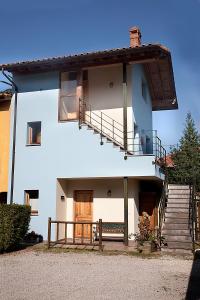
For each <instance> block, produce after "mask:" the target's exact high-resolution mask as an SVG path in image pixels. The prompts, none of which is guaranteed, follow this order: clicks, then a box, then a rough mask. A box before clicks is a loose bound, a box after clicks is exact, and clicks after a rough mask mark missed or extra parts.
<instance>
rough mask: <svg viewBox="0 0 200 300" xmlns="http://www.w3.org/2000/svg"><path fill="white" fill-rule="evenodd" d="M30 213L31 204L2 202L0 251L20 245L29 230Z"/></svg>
mask: <svg viewBox="0 0 200 300" xmlns="http://www.w3.org/2000/svg"><path fill="white" fill-rule="evenodd" d="M30 215H31V208H30V206H27V205H18V204H12V205H6V204H0V252H4V251H8V250H11V249H14V248H16V247H17V246H19V243H20V242H21V241H22V240H23V238H24V236H25V234H26V233H27V231H28V227H29V222H30Z"/></svg>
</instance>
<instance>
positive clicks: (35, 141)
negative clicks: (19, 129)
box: [27, 122, 41, 145]
mask: <svg viewBox="0 0 200 300" xmlns="http://www.w3.org/2000/svg"><path fill="white" fill-rule="evenodd" d="M27 144H28V145H41V122H29V123H28V125H27Z"/></svg>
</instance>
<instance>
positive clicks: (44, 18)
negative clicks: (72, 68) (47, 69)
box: [0, 0, 200, 145]
mask: <svg viewBox="0 0 200 300" xmlns="http://www.w3.org/2000/svg"><path fill="white" fill-rule="evenodd" d="M0 9H1V18H0V28H1V31H0V35H1V47H0V63H5V62H14V61H19V60H27V59H34V58H44V57H49V56H58V55H63V54H70V53H79V52H85V51H93V50H100V49H111V48H116V47H124V46H129V32H128V29H129V28H130V27H131V26H134V25H137V26H139V27H140V29H141V31H142V42H143V43H154V42H155V43H162V44H164V45H166V46H167V47H168V48H169V49H170V50H171V52H172V59H173V66H174V76H175V82H176V89H177V96H178V101H179V110H177V111H164V112H156V113H154V128H155V129H158V133H159V135H160V136H161V138H162V140H163V144H164V145H169V144H176V143H177V141H178V140H179V138H180V135H181V134H182V130H183V126H184V120H185V116H186V113H187V112H188V111H190V112H191V113H192V115H193V118H194V119H195V122H196V126H197V128H198V129H200V99H199V98H200V97H199V91H200V55H199V54H200V35H199V30H200V17H199V15H200V0H167V1H162V0H137V1H135V0H124V1H122V0H98V1H96V0H82V1H81V0H79V1H75V0H74V1H69V0H57V1H50V0H48V1H47V0H40V1H38V0H34V1H27V0H26V1H25V0H18V1H14V0H11V1H9V2H8V1H7V2H6V1H4V2H3V1H1V5H0ZM1 88H2V86H1Z"/></svg>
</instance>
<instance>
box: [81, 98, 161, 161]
mask: <svg viewBox="0 0 200 300" xmlns="http://www.w3.org/2000/svg"><path fill="white" fill-rule="evenodd" d="M83 126H86V127H87V129H88V130H91V131H93V133H94V134H98V135H99V136H100V145H103V144H104V142H107V143H112V144H113V147H114V148H117V149H118V150H119V151H120V152H124V158H125V159H127V157H128V156H137V155H155V158H156V162H157V163H160V164H163V163H164V162H165V160H166V150H165V149H164V148H163V146H162V145H161V140H160V139H159V138H158V137H157V135H156V134H155V131H154V130H147V131H145V130H143V131H142V132H143V135H144V137H145V138H146V137H147V136H148V138H149V139H150V143H151V146H150V149H147V147H146V145H145V146H144V145H142V142H141V139H142V137H143V136H142V134H140V135H139V136H138V137H137V138H136V137H134V132H133V131H127V128H126V129H125V128H124V125H123V124H121V123H120V122H118V121H116V120H114V119H113V118H111V117H110V116H108V115H107V114H105V113H104V112H102V111H96V110H93V109H92V107H91V105H90V104H89V103H86V102H85V101H83V100H82V99H79V129H81V128H82V127H83Z"/></svg>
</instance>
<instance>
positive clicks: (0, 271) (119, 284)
mask: <svg viewBox="0 0 200 300" xmlns="http://www.w3.org/2000/svg"><path fill="white" fill-rule="evenodd" d="M192 264H193V261H192V260H184V259H181V258H174V257H169V256H164V257H161V258H149V259H147V258H145V259H142V258H139V257H135V256H127V255H100V254H96V253H49V252H45V253H43V252H35V251H21V252H18V253H15V254H8V255H2V256H1V257H0V299H4V300H7V299H15V300H16V299H17V300H18V299H19V300H23V299H29V300H30V299H59V300H60V299H61V300H62V299H65V300H66V299H67V300H71V299H73V300H75V299H87V300H90V299H115V300H116V299H120V300H122V299H140V300H145V299H148V300H151V299H160V300H161V299H167V300H169V299H176V300H178V299H185V295H186V291H187V286H188V281H189V277H190V272H191V268H192ZM198 285H200V277H199V278H198ZM187 299H195V300H197V299H200V298H187Z"/></svg>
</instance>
